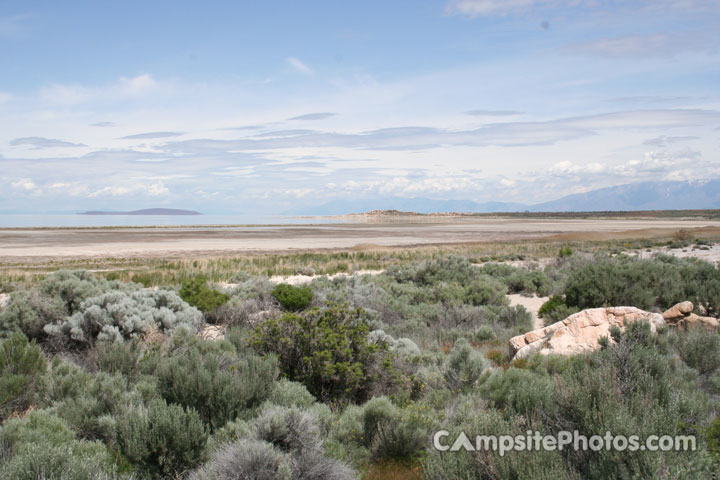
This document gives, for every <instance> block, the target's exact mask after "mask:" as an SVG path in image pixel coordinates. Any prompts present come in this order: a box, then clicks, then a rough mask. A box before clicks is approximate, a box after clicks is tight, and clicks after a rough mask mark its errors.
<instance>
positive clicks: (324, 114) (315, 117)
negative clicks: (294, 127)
mask: <svg viewBox="0 0 720 480" xmlns="http://www.w3.org/2000/svg"><path fill="white" fill-rule="evenodd" d="M335 115H337V114H336V113H330V112H318V113H306V114H305V115H298V116H297V117H291V118H288V120H325V119H326V118H330V117H334V116H335Z"/></svg>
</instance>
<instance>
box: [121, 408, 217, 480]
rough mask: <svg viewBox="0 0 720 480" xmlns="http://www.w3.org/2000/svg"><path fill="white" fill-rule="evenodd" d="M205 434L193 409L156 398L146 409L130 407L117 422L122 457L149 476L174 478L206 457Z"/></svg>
mask: <svg viewBox="0 0 720 480" xmlns="http://www.w3.org/2000/svg"><path fill="white" fill-rule="evenodd" d="M207 438H208V433H207V429H206V427H205V425H204V424H203V422H202V420H201V419H200V416H199V415H198V414H197V412H195V410H193V409H192V408H188V409H184V408H183V407H181V406H179V405H172V404H170V405H168V404H167V403H165V401H164V400H162V399H156V400H154V401H152V402H151V403H150V405H149V406H148V407H144V406H140V405H131V406H129V407H128V408H127V409H126V410H125V411H124V412H123V413H122V414H121V415H120V416H119V418H118V420H117V443H118V446H119V448H120V450H121V451H122V453H123V455H124V456H125V457H126V458H127V459H128V460H129V461H130V462H132V463H133V464H134V465H136V466H138V467H139V468H140V469H141V470H142V471H143V472H144V474H145V475H148V476H151V477H157V476H162V477H175V476H178V475H179V474H182V473H184V472H187V471H189V470H190V469H193V468H195V467H197V466H198V465H199V464H200V463H201V462H202V461H203V460H204V458H205V447H206V443H207Z"/></svg>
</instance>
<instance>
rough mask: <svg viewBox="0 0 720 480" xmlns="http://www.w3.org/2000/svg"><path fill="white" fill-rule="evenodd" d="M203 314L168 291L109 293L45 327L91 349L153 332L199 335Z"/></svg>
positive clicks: (52, 334)
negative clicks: (178, 332)
mask: <svg viewBox="0 0 720 480" xmlns="http://www.w3.org/2000/svg"><path fill="white" fill-rule="evenodd" d="M201 325H202V314H201V313H200V311H199V310H197V309H196V308H195V307H191V306H189V305H188V304H187V303H185V302H184V301H183V300H182V299H181V298H180V297H178V295H177V294H176V293H174V292H171V291H168V290H153V289H150V288H144V289H141V290H137V291H134V292H131V293H126V292H123V291H111V292H106V293H103V294H101V295H98V296H96V297H91V298H89V299H87V300H85V301H83V302H82V303H81V304H80V306H79V310H78V311H77V312H76V313H75V314H74V315H72V316H70V317H68V318H66V319H65V320H63V321H61V322H58V323H54V324H50V325H46V326H45V332H46V333H47V334H48V335H51V336H55V337H59V338H60V339H62V340H63V341H65V342H68V343H69V344H72V345H79V346H92V345H94V344H95V342H97V341H106V342H122V341H124V340H127V339H131V338H135V337H139V336H142V335H145V334H147V333H148V332H150V331H152V330H155V329H157V330H159V331H161V332H166V333H170V332H172V331H174V330H176V329H180V328H182V329H186V330H188V331H189V332H193V333H194V332H196V331H198V329H199V328H200V326H201Z"/></svg>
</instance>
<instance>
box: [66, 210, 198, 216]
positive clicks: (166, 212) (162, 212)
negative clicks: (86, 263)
mask: <svg viewBox="0 0 720 480" xmlns="http://www.w3.org/2000/svg"><path fill="white" fill-rule="evenodd" d="M78 215H202V213H200V212H195V211H193V210H178V209H176V208H146V209H144V210H133V211H132V212H103V211H99V210H91V211H89V212H80V213H78Z"/></svg>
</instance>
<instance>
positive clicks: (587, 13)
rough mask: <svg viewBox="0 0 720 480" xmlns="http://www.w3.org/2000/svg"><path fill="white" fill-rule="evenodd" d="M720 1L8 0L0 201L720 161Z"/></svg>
mask: <svg viewBox="0 0 720 480" xmlns="http://www.w3.org/2000/svg"><path fill="white" fill-rule="evenodd" d="M719 147H720V1H717V0H704V1H703V0H648V1H644V0H614V1H605V0H412V1H409V0H406V1H401V0H397V1H387V0H385V1H373V0H365V1H363V2H357V1H355V2H350V1H345V0H327V1H324V0H316V1H308V2H297V1H263V2H250V1H241V2H238V1H226V2H225V1H212V0H207V1H204V2H190V1H182V0H174V1H159V0H158V1H152V2H148V1H133V0H125V1H122V2H119V1H118V2H114V1H113V2H111V1H108V2H97V1H73V0H69V1H63V2H57V1H33V0H21V1H16V0H2V1H0V213H72V212H76V211H81V210H91V209H92V210H95V209H109V210H116V211H117V210H132V209H139V208H149V207H163V206H165V207H171V208H186V209H192V210H198V211H201V212H203V213H223V214H236V213H237V214H250V213H283V212H287V211H298V210H302V209H303V208H309V207H312V206H314V205H318V204H323V203H326V202H329V201H333V200H343V201H347V200H352V199H361V198H363V199H366V198H385V197H410V198H412V197H423V198H433V199H464V200H474V201H477V202H486V201H507V202H519V203H526V204H533V203H539V202H543V201H548V200H552V199H555V198H559V197H562V196H565V195H568V194H572V193H579V192H585V191H589V190H592V189H596V188H602V187H607V186H612V185H620V184H627V183H635V182H643V181H656V180H658V181H659V180H707V179H714V178H720V153H719V152H720V148H719Z"/></svg>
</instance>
